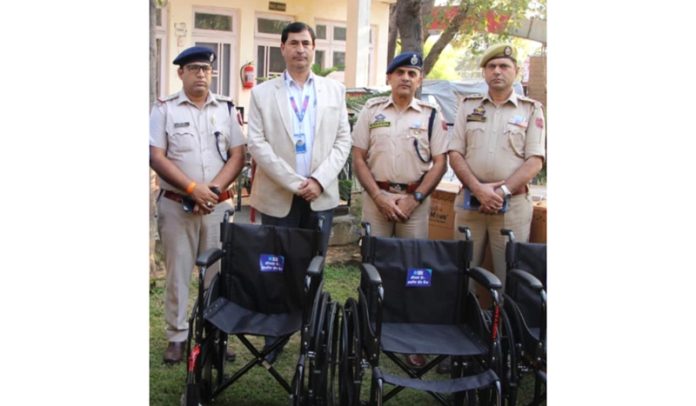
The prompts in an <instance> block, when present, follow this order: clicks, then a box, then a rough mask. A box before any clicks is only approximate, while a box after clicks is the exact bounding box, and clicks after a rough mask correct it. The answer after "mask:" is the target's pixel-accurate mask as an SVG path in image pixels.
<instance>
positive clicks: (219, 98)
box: [215, 94, 233, 102]
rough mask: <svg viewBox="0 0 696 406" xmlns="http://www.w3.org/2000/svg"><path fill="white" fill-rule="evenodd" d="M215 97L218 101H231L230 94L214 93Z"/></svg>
mask: <svg viewBox="0 0 696 406" xmlns="http://www.w3.org/2000/svg"><path fill="white" fill-rule="evenodd" d="M215 99H216V100H217V101H220V102H231V101H233V100H232V98H231V97H230V96H225V95H222V94H216V95H215Z"/></svg>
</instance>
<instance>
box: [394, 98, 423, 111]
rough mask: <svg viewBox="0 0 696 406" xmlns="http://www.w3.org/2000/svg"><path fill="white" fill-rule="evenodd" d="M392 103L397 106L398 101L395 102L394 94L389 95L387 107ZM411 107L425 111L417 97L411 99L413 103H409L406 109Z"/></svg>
mask: <svg viewBox="0 0 696 406" xmlns="http://www.w3.org/2000/svg"><path fill="white" fill-rule="evenodd" d="M390 104H393V105H394V107H396V103H394V98H393V97H392V95H389V101H387V105H386V106H385V107H388V106H389V105H390ZM409 108H412V109H414V110H416V111H417V112H419V113H420V112H421V111H423V109H422V108H421V105H420V104H418V100H416V98H415V97H414V98H412V99H411V103H409V105H408V107H406V110H408V109H409Z"/></svg>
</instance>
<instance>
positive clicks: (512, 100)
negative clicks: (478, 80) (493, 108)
mask: <svg viewBox="0 0 696 406" xmlns="http://www.w3.org/2000/svg"><path fill="white" fill-rule="evenodd" d="M483 100H484V101H486V100H488V101H489V102H491V103H493V99H491V97H490V95H489V94H488V93H486V95H485V96H484V98H483ZM507 102H510V103H512V104H513V105H514V106H515V107H517V93H516V92H515V89H512V93H511V94H510V97H508V99H507V100H505V101H504V102H503V103H502V104H505V103H507ZM502 104H501V105H502Z"/></svg>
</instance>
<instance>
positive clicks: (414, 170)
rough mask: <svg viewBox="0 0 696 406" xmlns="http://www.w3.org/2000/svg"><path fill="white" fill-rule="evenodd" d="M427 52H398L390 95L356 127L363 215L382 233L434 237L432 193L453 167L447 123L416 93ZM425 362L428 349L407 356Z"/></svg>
mask: <svg viewBox="0 0 696 406" xmlns="http://www.w3.org/2000/svg"><path fill="white" fill-rule="evenodd" d="M422 70H423V57H422V56H421V55H420V54H419V53H417V52H404V53H402V54H400V55H398V56H396V57H395V58H394V59H393V60H392V61H391V63H390V64H389V66H388V68H387V83H388V84H389V85H390V86H391V89H392V93H391V95H390V96H385V97H376V98H372V99H370V100H368V101H367V103H365V106H364V107H363V109H362V111H361V112H360V115H359V116H358V120H357V122H356V124H355V127H354V129H353V166H354V168H355V173H356V175H357V177H358V180H359V181H360V184H361V185H362V186H363V187H364V192H363V214H362V220H363V221H365V222H369V223H370V225H371V230H372V234H373V235H375V236H378V237H399V238H426V239H427V238H428V216H429V214H430V198H429V197H428V196H429V195H430V193H431V192H432V191H433V189H435V187H436V186H437V184H438V182H440V179H441V178H442V175H444V173H445V170H446V168H447V155H446V152H447V148H448V139H447V128H446V124H445V123H444V120H443V119H442V116H441V115H440V114H439V113H438V112H437V109H436V107H435V106H434V105H432V104H430V103H428V102H424V101H422V100H418V99H416V98H415V94H416V91H417V90H418V88H419V87H420V85H421V82H422V80H423V72H422ZM406 359H407V362H408V363H409V364H410V365H411V366H415V367H422V366H423V365H425V363H426V359H425V358H424V357H423V356H422V355H418V354H412V355H409V356H407V358H406Z"/></svg>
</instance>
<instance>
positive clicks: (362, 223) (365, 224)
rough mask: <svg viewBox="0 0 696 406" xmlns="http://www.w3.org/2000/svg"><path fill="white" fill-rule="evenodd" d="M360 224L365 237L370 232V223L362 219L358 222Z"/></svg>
mask: <svg viewBox="0 0 696 406" xmlns="http://www.w3.org/2000/svg"><path fill="white" fill-rule="evenodd" d="M360 225H361V226H362V228H363V230H365V236H366V237H367V236H369V235H370V234H372V226H370V223H368V222H367V221H363V222H361V223H360Z"/></svg>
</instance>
